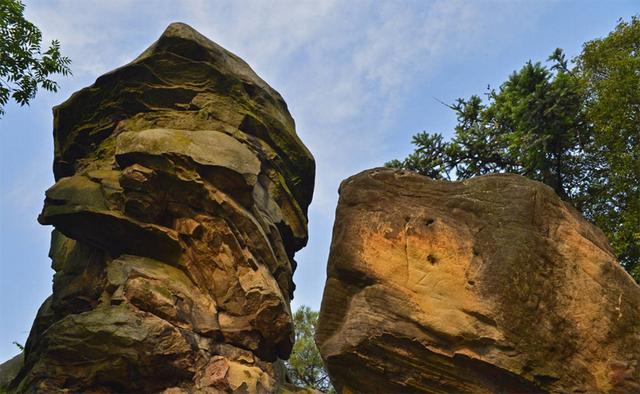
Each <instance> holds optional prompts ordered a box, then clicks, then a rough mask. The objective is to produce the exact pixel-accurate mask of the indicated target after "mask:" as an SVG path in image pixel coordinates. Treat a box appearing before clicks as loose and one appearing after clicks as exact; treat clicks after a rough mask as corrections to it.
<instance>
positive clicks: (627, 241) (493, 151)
mask: <svg viewBox="0 0 640 394" xmlns="http://www.w3.org/2000/svg"><path fill="white" fill-rule="evenodd" d="M639 47H640V20H639V19H638V17H633V18H631V21H630V22H625V21H623V20H620V21H619V22H618V25H617V27H616V29H615V30H614V31H613V32H611V33H610V34H609V35H608V36H607V37H605V38H601V39H596V40H593V41H589V42H587V43H586V44H584V47H583V50H582V53H581V54H580V55H579V56H578V57H576V58H575V59H573V67H569V62H568V61H567V60H566V58H565V55H564V53H563V51H562V50H561V49H556V50H555V51H554V52H553V53H552V54H551V56H549V58H548V59H547V64H546V65H543V64H542V63H540V62H538V63H532V62H527V63H526V64H525V65H524V66H523V67H522V68H521V69H520V70H518V71H516V72H514V73H512V74H511V75H510V76H509V78H508V79H507V80H506V81H505V82H504V83H503V84H502V85H500V87H499V89H498V90H495V89H490V90H489V91H487V92H486V93H485V96H486V97H485V99H484V100H483V99H482V98H481V97H480V96H477V95H474V96H471V97H470V98H469V99H466V100H465V99H458V100H457V101H456V102H455V103H454V104H452V105H450V106H449V107H450V108H451V109H452V110H453V111H454V112H455V113H456V115H457V125H456V126H455V130H454V135H453V138H451V140H449V141H446V140H445V139H444V137H443V135H442V134H440V133H428V132H421V133H418V134H416V135H414V136H413V140H412V143H413V144H414V145H415V147H416V148H415V150H414V152H412V153H411V154H409V156H408V157H406V158H405V159H403V160H393V161H390V162H388V163H386V165H387V166H390V167H397V168H404V169H408V170H413V171H417V172H419V173H421V174H424V175H427V176H429V177H432V178H435V179H448V180H451V179H466V178H470V177H472V176H477V175H483V174H487V173H492V172H511V173H517V174H521V175H524V176H527V177H529V178H532V179H535V180H538V181H541V182H544V183H546V184H547V185H549V186H551V187H552V188H553V189H554V190H555V191H556V193H558V195H560V196H561V197H562V198H563V199H565V200H567V201H569V202H571V203H573V204H574V206H575V207H576V208H578V209H579V210H580V211H581V212H582V213H583V214H584V215H585V217H587V218H588V219H590V220H592V221H593V222H594V223H596V224H597V225H598V226H600V227H601V228H602V230H603V231H604V232H605V234H606V235H607V236H608V238H609V240H610V242H611V245H612V247H613V248H614V250H615V252H616V253H617V255H618V258H619V260H620V262H621V264H622V265H623V267H624V268H625V269H627V270H628V271H629V272H630V273H631V274H632V276H634V278H635V279H636V280H637V281H639V282H640V146H639V143H640V141H639V139H640V50H639V49H640V48H639Z"/></svg>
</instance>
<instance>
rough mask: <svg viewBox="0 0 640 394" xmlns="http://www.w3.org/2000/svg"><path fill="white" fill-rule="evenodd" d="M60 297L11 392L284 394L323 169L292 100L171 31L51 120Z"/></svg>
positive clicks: (50, 212) (238, 63)
mask: <svg viewBox="0 0 640 394" xmlns="http://www.w3.org/2000/svg"><path fill="white" fill-rule="evenodd" d="M54 142H55V157H54V174H55V178H56V183H55V185H53V186H52V187H51V188H50V189H49V190H48V191H47V192H46V199H45V205H44V209H43V211H42V213H41V215H40V216H39V221H40V223H42V224H45V225H53V226H54V227H55V230H54V231H53V235H52V241H51V252H50V257H51V259H52V261H53V262H52V266H53V268H54V270H55V271H56V273H55V275H54V283H53V294H52V296H51V297H50V298H49V299H48V300H47V301H46V302H45V303H44V304H43V306H42V307H41V308H40V311H39V312H38V315H37V317H36V320H35V322H34V325H33V328H32V331H31V334H30V336H29V339H28V341H27V344H26V351H25V360H24V366H23V367H22V369H21V371H20V373H19V374H18V375H17V378H16V379H14V381H13V383H12V386H11V387H12V389H13V390H17V391H20V392H22V391H28V392H59V391H65V390H66V391H70V392H151V391H154V392H158V391H166V392H172V393H173V392H194V391H198V392H232V391H233V392H236V391H245V392H260V393H261V392H275V391H278V390H284V389H283V387H285V386H284V380H283V367H282V361H281V359H284V358H287V357H288V356H289V353H290V351H291V348H292V341H293V332H292V330H293V327H292V319H291V312H290V307H289V303H290V300H291V298H292V296H293V290H294V284H293V281H292V275H293V270H294V269H295V261H294V259H293V258H294V254H295V252H296V251H297V250H299V249H301V248H302V247H303V246H304V245H305V244H306V242H307V207H308V206H309V203H310V202H311V196H312V193H313V182H314V172H315V164H314V160H313V157H312V156H311V154H310V153H309V151H308V150H307V149H306V147H305V146H304V145H303V144H302V142H301V141H300V139H299V138H298V136H297V135H296V132H295V126H294V121H293V119H292V118H291V115H290V114H289V112H288V110H287V106H286V104H285V102H284V100H283V99H282V97H281V96H280V95H279V94H278V93H277V92H276V91H275V90H273V89H272V88H271V87H270V86H269V85H267V84H266V83H265V82H264V81H263V80H262V79H260V78H259V77H258V76H257V75H256V74H255V73H254V72H253V71H252V70H251V68H250V67H249V66H248V65H247V64H246V63H245V62H244V61H242V60H241V59H240V58H238V57H237V56H235V55H234V54H232V53H230V52H228V51H226V50H225V49H223V48H221V47H220V46H218V45H217V44H215V43H213V42H212V41H210V40H208V39H207V38H205V37H204V36H202V35H200V34H199V33H198V32H196V31H195V30H193V29H192V28H190V27H189V26H187V25H184V24H181V23H174V24H171V25H170V26H169V27H168V28H167V29H166V31H165V32H164V33H163V34H162V36H161V37H160V38H159V40H158V41H157V42H156V43H154V44H153V45H152V46H151V47H149V48H148V49H147V50H146V51H145V52H144V53H143V54H141V55H140V56H139V57H138V58H136V59H135V60H134V61H133V62H131V63H129V64H127V65H125V66H123V67H120V68H118V69H116V70H114V71H112V72H109V73H107V74H105V75H103V76H101V77H99V78H98V79H97V80H96V82H95V83H94V84H93V85H91V86H90V87H87V88H85V89H82V90H80V91H78V92H76V93H74V94H73V95H72V96H71V97H70V98H69V99H68V100H67V101H66V102H65V103H63V104H61V105H59V106H57V107H56V108H55V109H54Z"/></svg>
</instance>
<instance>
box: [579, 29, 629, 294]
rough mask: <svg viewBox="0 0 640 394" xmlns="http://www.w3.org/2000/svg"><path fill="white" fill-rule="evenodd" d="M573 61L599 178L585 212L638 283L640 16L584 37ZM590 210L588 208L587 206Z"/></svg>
mask: <svg viewBox="0 0 640 394" xmlns="http://www.w3.org/2000/svg"><path fill="white" fill-rule="evenodd" d="M576 60H577V72H578V73H579V75H580V77H581V79H582V81H583V82H584V84H585V86H586V92H587V96H586V100H585V107H586V108H585V112H586V119H587V120H588V122H589V123H590V124H591V125H592V130H593V139H594V144H593V149H594V151H593V155H594V156H597V157H598V158H600V159H601V162H600V163H599V165H600V167H601V169H602V170H601V171H603V172H605V173H606V175H605V176H602V177H601V178H602V179H601V181H600V184H599V186H600V187H599V188H597V189H596V190H594V194H596V197H597V202H598V204H597V205H594V208H595V209H590V210H589V215H590V216H591V217H592V218H593V219H594V221H595V223H597V224H598V225H599V226H600V227H601V228H602V229H603V230H604V231H605V233H607V235H608V236H609V240H610V242H611V245H612V246H613V248H614V249H615V250H616V251H617V252H618V256H619V259H620V262H621V263H622V265H623V266H624V267H625V268H626V269H627V270H629V271H630V272H631V273H632V275H633V276H634V277H635V278H636V280H638V282H640V19H639V18H638V16H634V17H632V18H631V20H630V21H629V22H625V21H623V20H619V21H618V25H617V26H616V28H615V30H614V31H613V32H611V33H610V34H609V35H608V36H607V37H606V38H602V39H596V40H593V41H589V42H587V43H586V44H585V45H584V48H583V50H582V53H581V55H580V56H579V57H578V58H577V59H576ZM589 208H591V207H589Z"/></svg>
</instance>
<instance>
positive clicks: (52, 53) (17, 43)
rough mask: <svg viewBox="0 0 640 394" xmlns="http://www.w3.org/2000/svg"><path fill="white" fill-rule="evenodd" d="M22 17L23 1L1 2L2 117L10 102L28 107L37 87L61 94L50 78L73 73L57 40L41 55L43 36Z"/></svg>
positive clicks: (0, 63)
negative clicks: (13, 101)
mask: <svg viewBox="0 0 640 394" xmlns="http://www.w3.org/2000/svg"><path fill="white" fill-rule="evenodd" d="M23 13H24V4H22V3H21V2H20V1H18V0H0V116H1V115H3V114H4V106H5V104H7V102H8V101H9V99H10V98H13V99H14V100H15V101H16V102H17V103H19V104H20V105H25V104H29V101H30V100H31V99H33V98H34V97H35V95H36V92H37V91H38V87H41V88H43V89H45V90H48V91H53V92H57V91H58V83H57V82H55V81H53V80H52V79H50V78H49V77H50V76H51V75H52V74H62V75H68V74H70V73H71V71H70V69H69V64H71V61H70V60H69V58H67V57H65V56H62V55H61V53H60V43H59V42H58V41H56V40H54V41H52V42H51V46H50V47H49V48H48V49H47V50H46V51H44V52H42V49H41V48H40V43H41V41H42V33H41V32H40V30H39V29H38V28H37V27H36V26H35V25H34V24H33V23H31V22H29V21H27V20H26V19H25V18H24V16H23Z"/></svg>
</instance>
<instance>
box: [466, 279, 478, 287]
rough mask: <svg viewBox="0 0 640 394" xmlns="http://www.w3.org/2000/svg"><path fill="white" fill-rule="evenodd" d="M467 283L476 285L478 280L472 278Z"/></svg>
mask: <svg viewBox="0 0 640 394" xmlns="http://www.w3.org/2000/svg"><path fill="white" fill-rule="evenodd" d="M467 283H468V284H469V285H470V286H473V285H475V284H476V281H475V280H470V281H468V282H467Z"/></svg>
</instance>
